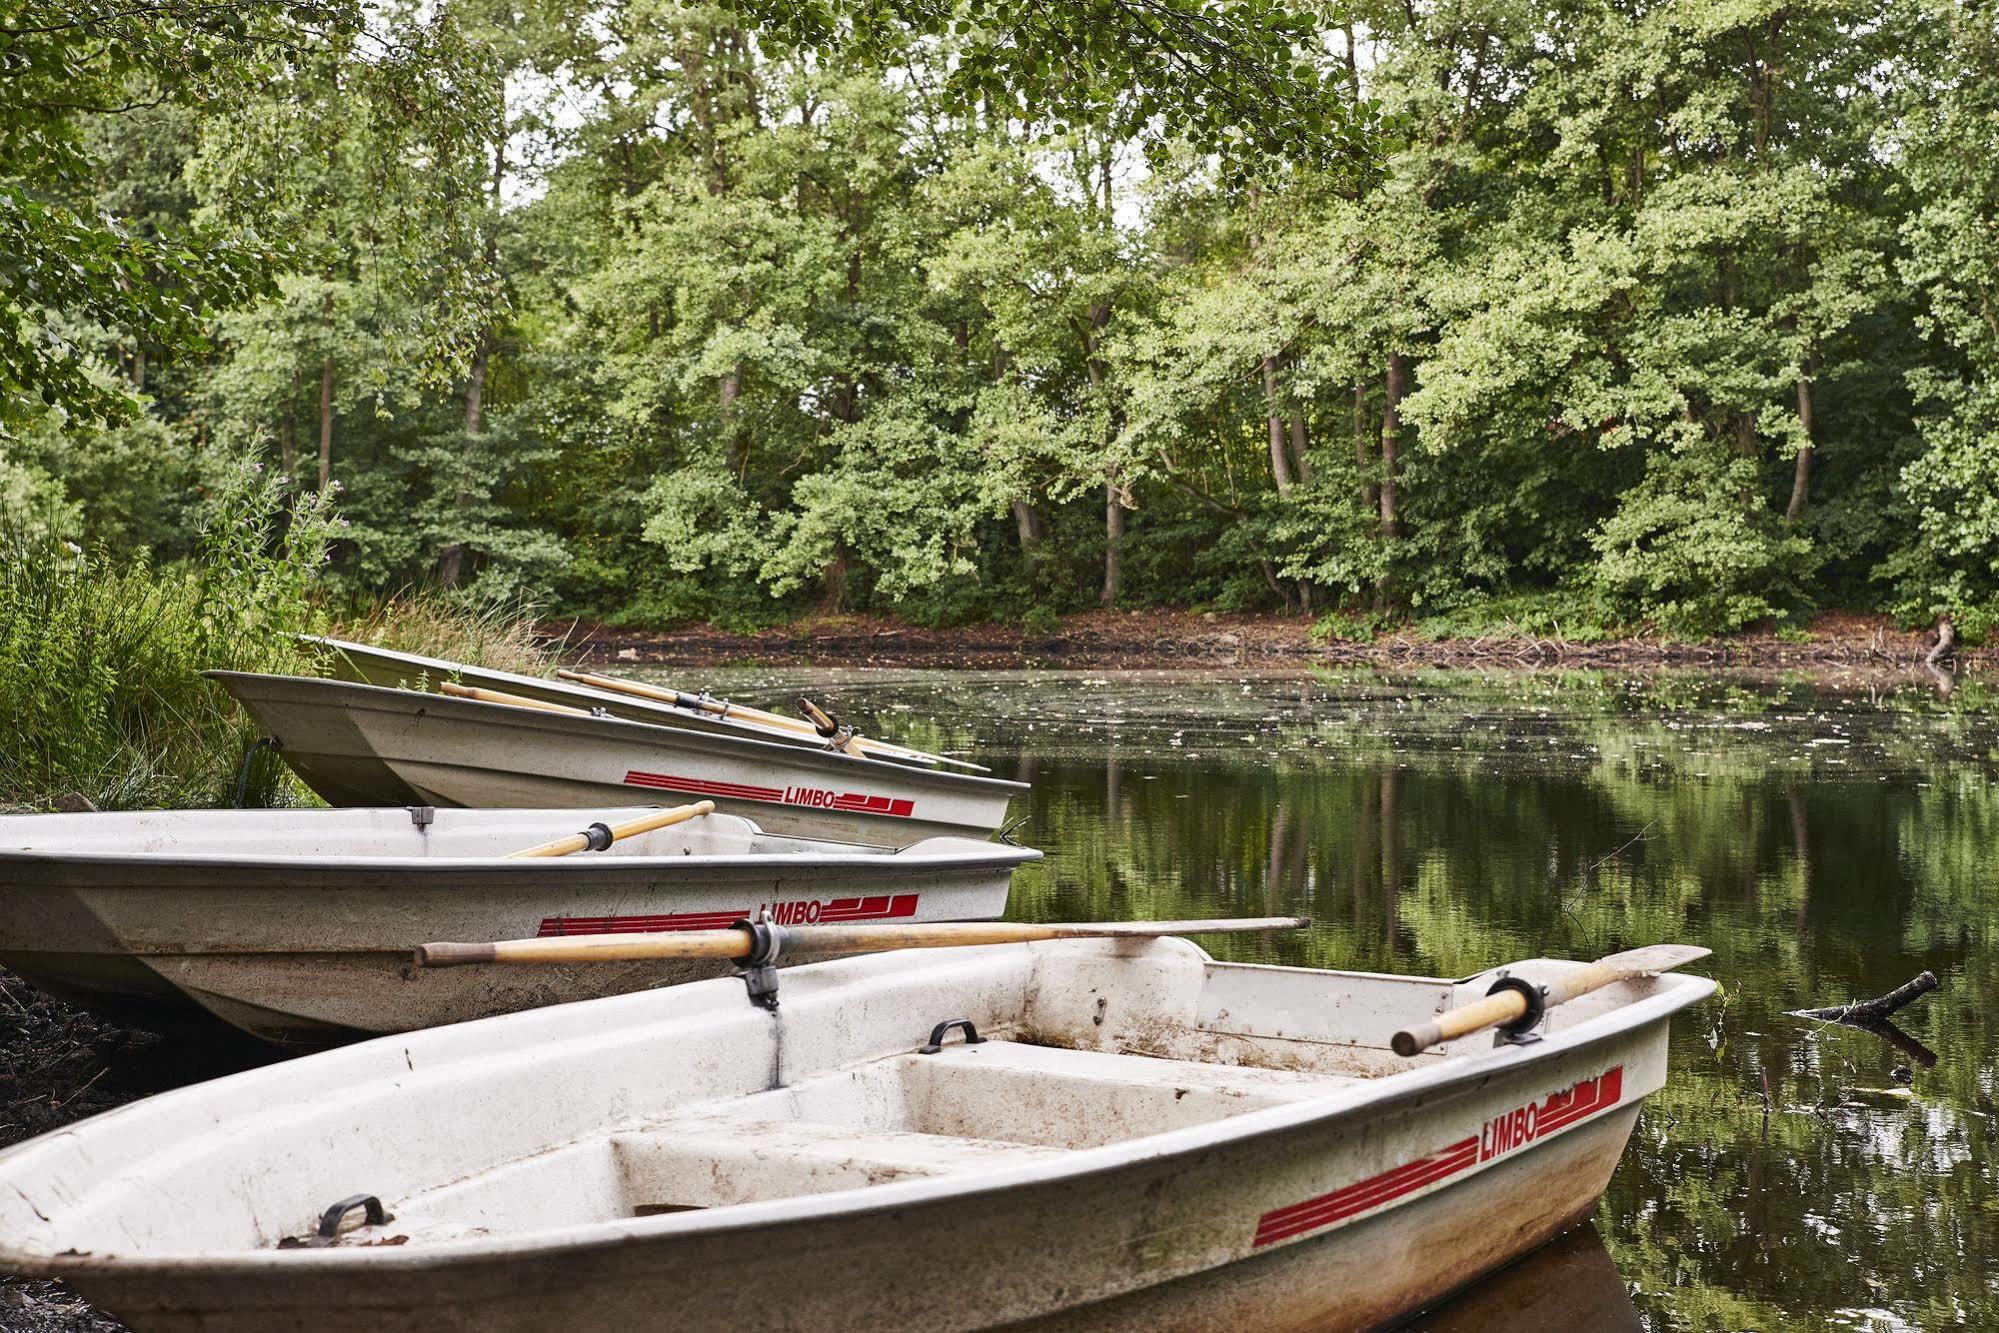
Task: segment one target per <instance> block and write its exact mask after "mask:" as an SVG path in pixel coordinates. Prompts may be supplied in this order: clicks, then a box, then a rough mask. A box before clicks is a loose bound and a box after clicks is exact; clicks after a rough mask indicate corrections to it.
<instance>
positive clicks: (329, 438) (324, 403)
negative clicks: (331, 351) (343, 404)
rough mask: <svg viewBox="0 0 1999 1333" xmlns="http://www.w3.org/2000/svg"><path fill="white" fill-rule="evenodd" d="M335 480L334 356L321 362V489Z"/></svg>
mask: <svg viewBox="0 0 1999 1333" xmlns="http://www.w3.org/2000/svg"><path fill="white" fill-rule="evenodd" d="M332 480H333V358H332V357H331V356H327V357H324V358H322V359H321V360H320V363H319V489H320V490H322V491H323V490H325V489H326V486H327V483H328V482H330V481H332Z"/></svg>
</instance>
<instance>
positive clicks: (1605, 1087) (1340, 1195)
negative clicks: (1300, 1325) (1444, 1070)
mask: <svg viewBox="0 0 1999 1333" xmlns="http://www.w3.org/2000/svg"><path fill="white" fill-rule="evenodd" d="M1623 1096H1624V1066H1623V1065H1618V1066H1617V1067H1616V1068H1614V1069H1610V1070H1607V1071H1606V1072H1604V1073H1603V1074H1600V1075H1598V1076H1597V1077H1596V1078H1586V1079H1584V1080H1583V1081H1582V1082H1580V1083H1578V1084H1576V1085H1575V1086H1574V1087H1572V1088H1570V1089H1568V1090H1567V1091H1565V1092H1558V1093H1555V1094H1554V1095H1552V1096H1550V1097H1549V1098H1548V1099H1547V1100H1546V1101H1544V1102H1538V1103H1537V1102H1529V1103H1527V1105H1525V1106H1522V1107H1518V1108H1516V1109H1514V1110H1511V1111H1508V1112H1507V1113H1506V1114H1505V1115H1499V1116H1494V1117H1493V1118H1492V1119H1490V1120H1488V1121H1486V1122H1485V1125H1484V1127H1483V1128H1481V1129H1480V1131H1479V1132H1478V1133H1477V1134H1476V1135H1473V1136H1472V1137H1469V1138H1463V1139H1459V1140H1458V1141H1457V1142H1456V1143H1453V1144H1451V1145H1450V1146H1449V1147H1448V1148H1444V1149H1441V1150H1439V1151H1437V1152H1433V1153H1431V1154H1430V1155H1429V1156H1428V1157H1419V1158H1417V1159H1416V1160H1415V1161H1413V1162H1404V1163H1403V1164H1402V1165H1401V1166H1398V1167H1395V1168H1393V1169H1392V1170H1388V1171H1383V1172H1382V1173H1381V1174H1380V1175H1376V1176H1369V1177H1368V1178H1367V1179H1366V1180H1357V1181H1355V1182H1354V1183H1353V1184H1351V1185H1346V1186H1342V1187H1341V1188H1339V1189H1336V1190H1334V1191H1332V1192H1331V1193H1330V1194H1320V1195H1317V1196H1315V1197H1313V1198H1310V1199H1305V1200H1302V1201H1300V1202H1298V1203H1294V1204H1290V1205H1288V1206H1286V1207H1283V1208H1273V1209H1271V1210H1270V1211H1269V1212H1267V1213H1265V1214H1264V1215H1263V1216H1262V1217H1260V1218H1258V1219H1257V1223H1256V1240H1255V1244H1256V1245H1259V1246H1262V1245H1272V1244H1275V1243H1276V1242H1278V1241H1280V1240H1289V1239H1290V1238H1291V1237H1293V1236H1302V1235H1304V1234H1305V1233H1306V1232H1308V1231H1317V1230H1318V1229H1319V1228H1320V1227H1329V1226H1331V1225H1333V1224H1334V1223H1335V1222H1343V1221H1345V1220H1346V1219H1348V1218H1350V1217H1356V1216H1358V1215H1359V1214H1361V1213H1365V1212H1370V1211H1372V1210H1373V1209H1376V1208H1380V1207H1382V1206H1383V1205H1385V1204H1389V1203H1393V1202H1394V1201H1395V1200H1397V1199H1400V1198H1402V1197H1403V1196H1404V1195H1408V1194H1414V1193H1415V1192H1416V1191H1417V1190H1420V1189H1423V1188H1424V1187H1425V1186H1429V1185H1434V1184H1436V1183H1437V1182H1438V1181H1440V1180H1445V1179H1448V1178H1449V1177H1451V1176H1454V1175H1456V1174H1457V1173H1458V1172H1460V1171H1463V1170H1465V1169H1467V1168H1469V1167H1472V1166H1475V1165H1477V1164H1478V1163H1480V1162H1486V1161H1490V1160H1492V1159H1493V1158H1495V1157H1498V1156H1499V1155H1500V1154H1502V1153H1507V1152H1511V1151H1513V1149H1515V1148H1519V1147H1523V1146H1525V1145H1526V1144H1529V1143H1532V1142H1533V1141H1534V1140H1535V1139H1538V1138H1545V1137H1546V1136H1547V1135H1549V1134H1553V1133H1555V1132H1556V1131H1557V1130H1561V1129H1566V1128H1568V1127H1569V1126H1570V1125H1573V1124H1575V1123H1576V1122H1577V1121H1579V1120H1584V1119H1587V1118H1588V1117H1590V1116H1593V1115H1595V1114H1596V1113H1597V1112H1599V1111H1607V1110H1609V1109H1610V1108H1611V1107H1613V1106H1615V1105H1617V1104H1618V1102H1619V1101H1620V1100H1621V1099H1622V1098H1623Z"/></svg>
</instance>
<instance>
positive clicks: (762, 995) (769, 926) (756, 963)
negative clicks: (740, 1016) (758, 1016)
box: [730, 911, 791, 1013]
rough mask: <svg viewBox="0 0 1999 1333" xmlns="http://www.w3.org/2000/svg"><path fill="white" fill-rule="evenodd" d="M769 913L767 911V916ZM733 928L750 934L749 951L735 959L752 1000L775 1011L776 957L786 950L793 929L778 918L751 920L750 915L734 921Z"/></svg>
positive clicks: (761, 1006) (762, 1007) (751, 1001)
mask: <svg viewBox="0 0 1999 1333" xmlns="http://www.w3.org/2000/svg"><path fill="white" fill-rule="evenodd" d="M768 915H769V914H768V911H766V913H765V916H766V917H768ZM730 929H731V930H741V931H746V932H748V934H749V937H750V951H749V952H748V953H746V954H744V955H743V956H742V957H741V958H739V959H737V960H736V968H737V971H738V972H739V973H740V975H741V976H742V978H743V985H744V987H745V988H746V989H747V990H748V991H749V995H750V1003H751V1004H754V1005H756V1006H757V1007H758V1008H760V1009H768V1010H770V1011H771V1012H772V1013H776V1012H777V959H778V955H779V954H781V953H783V952H784V946H785V942H786V941H787V940H789V939H790V938H791V935H790V932H789V931H787V930H785V928H784V927H783V926H780V925H778V924H777V922H775V921H771V920H768V919H765V920H758V921H752V920H750V919H749V918H748V917H743V918H741V919H739V920H737V921H735V922H733V923H732V924H731V925H730Z"/></svg>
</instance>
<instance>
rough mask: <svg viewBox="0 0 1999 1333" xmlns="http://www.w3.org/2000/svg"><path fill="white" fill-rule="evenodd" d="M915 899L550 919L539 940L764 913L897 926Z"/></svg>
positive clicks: (786, 919)
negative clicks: (885, 923)
mask: <svg viewBox="0 0 1999 1333" xmlns="http://www.w3.org/2000/svg"><path fill="white" fill-rule="evenodd" d="M919 896H920V895H918V894H914V893H897V894H887V893H877V894H873V895H870V896H869V897H866V898H834V899H832V900H831V901H828V902H821V901H819V900H818V899H816V898H793V899H789V900H787V901H784V902H775V903H758V904H757V908H756V911H754V912H751V911H731V912H665V913H660V914H656V915H652V916H549V917H543V918H542V921H541V928H540V929H539V930H537V931H535V934H537V935H628V934H634V933H637V932H641V931H654V930H727V929H728V928H729V927H730V926H732V925H734V924H735V923H736V922H738V921H741V920H743V919H744V918H745V917H748V918H751V919H754V918H756V917H757V916H759V915H760V914H762V912H763V911H764V909H765V908H769V909H770V917H771V920H773V921H775V922H777V923H778V924H779V925H781V926H802V925H825V924H830V923H832V922H836V921H894V920H897V919H898V918H901V917H911V916H915V915H916V901H917V899H918V897H919Z"/></svg>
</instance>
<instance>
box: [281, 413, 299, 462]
mask: <svg viewBox="0 0 1999 1333" xmlns="http://www.w3.org/2000/svg"><path fill="white" fill-rule="evenodd" d="M278 466H279V467H281V468H283V469H284V474H285V475H286V476H287V477H289V476H290V475H291V474H292V469H293V468H294V467H296V466H298V427H296V426H294V425H293V424H292V417H291V412H290V411H289V410H287V411H286V413H285V419H284V420H283V421H281V422H279V423H278Z"/></svg>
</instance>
